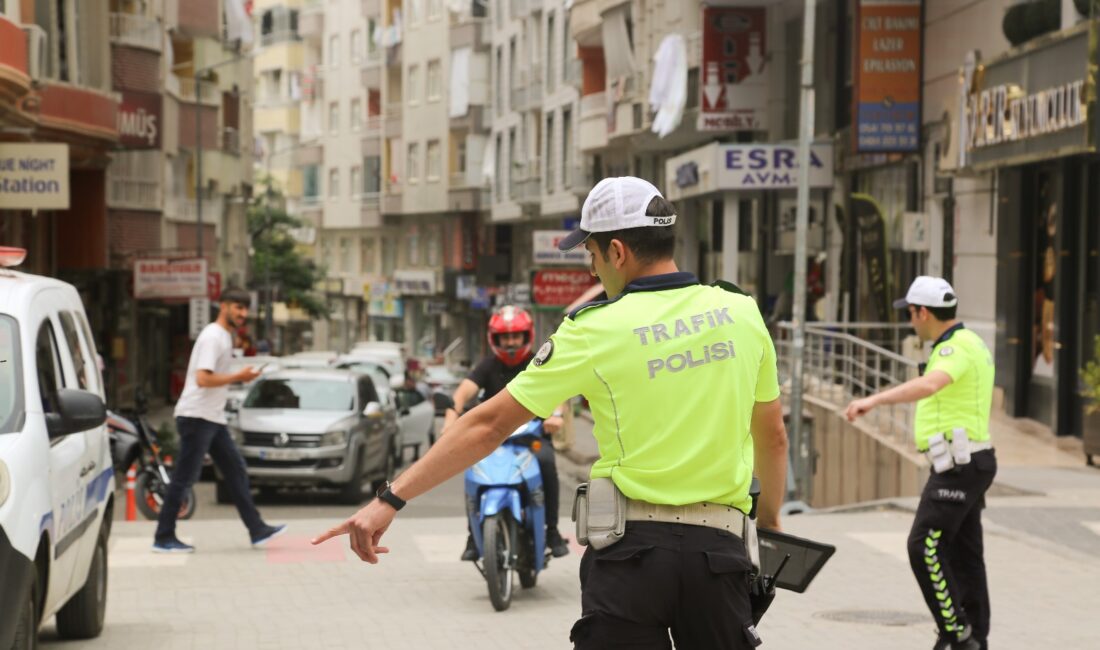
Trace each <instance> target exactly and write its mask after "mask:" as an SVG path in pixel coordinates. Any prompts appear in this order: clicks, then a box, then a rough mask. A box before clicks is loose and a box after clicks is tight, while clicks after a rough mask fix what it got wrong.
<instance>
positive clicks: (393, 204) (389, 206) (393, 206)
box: [382, 183, 403, 214]
mask: <svg viewBox="0 0 1100 650" xmlns="http://www.w3.org/2000/svg"><path fill="white" fill-rule="evenodd" d="M402 211H403V208H402V198H401V186H400V185H398V184H397V183H388V184H387V185H386V193H385V194H383V195H382V214H401V212H402Z"/></svg>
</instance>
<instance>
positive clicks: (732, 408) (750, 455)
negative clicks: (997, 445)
mask: <svg viewBox="0 0 1100 650" xmlns="http://www.w3.org/2000/svg"><path fill="white" fill-rule="evenodd" d="M675 221H676V215H675V212H674V210H673V207H672V205H671V204H670V203H669V202H668V201H666V200H665V199H664V197H662V196H661V193H660V192H659V191H658V190H657V189H656V188H655V187H653V185H651V184H649V183H648V182H646V181H644V180H642V179H639V178H633V177H622V178H609V179H604V180H603V181H601V182H600V183H599V184H597V185H596V187H595V188H593V190H592V191H591V193H589V195H588V197H587V198H586V199H585V202H584V206H583V207H582V210H581V224H580V226H581V227H580V229H579V230H577V231H576V232H574V233H572V234H571V235H570V236H569V237H567V238H566V239H565V240H563V242H562V244H561V245H560V246H561V247H562V248H563V249H568V248H572V247H575V246H578V245H580V244H582V243H584V245H585V246H586V248H587V250H588V251H589V253H590V254H591V260H592V270H593V273H594V274H595V275H597V276H598V277H599V278H600V280H601V281H602V282H603V285H604V288H605V289H606V291H607V295H608V296H609V299H608V300H606V301H602V302H598V303H590V304H589V305H586V306H584V307H582V308H580V309H579V310H577V311H575V312H574V313H572V314H570V316H569V317H568V318H567V319H566V320H565V322H563V323H562V325H561V326H560V327H559V328H558V330H557V331H556V332H555V333H554V335H553V336H551V338H550V340H549V341H547V342H546V343H545V344H544V345H543V346H542V347H541V348H540V349H539V351H538V353H537V354H536V355H535V358H534V360H533V361H532V364H531V366H530V367H529V368H528V369H527V370H526V371H524V372H523V373H521V374H520V375H519V376H518V377H516V378H515V379H514V380H512V382H511V383H509V384H508V386H507V388H506V389H505V390H502V391H500V392H499V393H498V394H497V395H495V396H494V397H493V398H492V399H490V400H488V401H487V402H485V403H483V404H481V405H480V406H478V407H476V408H474V409H471V410H470V411H468V412H467V413H466V414H464V415H463V416H462V417H461V418H459V419H458V420H457V421H456V422H455V423H454V424H453V425H451V426H450V427H449V428H448V431H447V433H446V435H444V436H443V437H442V438H441V439H440V441H439V442H437V443H436V444H435V445H434V446H433V447H432V448H431V451H429V453H428V454H427V455H426V456H425V457H424V458H423V459H422V460H421V461H420V462H418V463H416V464H415V465H413V466H412V467H411V468H409V470H408V471H406V472H405V473H403V474H402V475H401V476H400V477H398V478H397V479H396V480H395V481H394V483H393V484H392V485H390V486H388V488H387V489H386V490H385V491H384V492H382V494H381V495H380V498H379V499H376V500H374V501H372V502H371V503H369V504H367V506H366V507H364V508H362V509H361V510H359V512H357V513H356V514H354V515H353V516H351V517H350V518H348V519H347V520H346V521H344V522H343V523H341V524H338V525H337V526H334V527H333V528H331V529H330V530H328V531H327V532H325V533H324V534H322V535H320V536H319V537H317V538H316V539H315V540H314V543H315V544H319V543H321V542H323V541H325V540H327V539H330V538H332V537H335V536H338V535H344V534H347V535H348V536H349V538H350V545H351V548H352V550H353V551H354V552H355V553H356V554H357V555H358V556H359V557H360V558H361V559H363V560H364V561H367V562H370V563H376V562H378V554H379V553H385V552H388V549H387V548H385V547H384V546H381V545H380V542H381V538H382V536H383V534H384V533H385V532H386V530H387V529H388V528H389V526H390V524H391V523H392V521H393V518H394V515H395V514H396V512H397V510H399V509H400V508H401V507H403V506H404V504H405V501H406V500H408V499H412V498H415V497H417V496H419V495H421V494H423V493H424V492H426V491H428V490H430V489H431V488H433V487H435V486H436V485H439V484H440V483H441V482H443V481H444V480H446V479H447V478H449V477H451V476H453V475H455V474H457V473H458V472H460V471H462V470H463V469H464V468H465V467H467V466H469V465H471V464H473V463H474V462H476V461H477V460H479V459H480V458H482V457H484V456H485V455H487V454H488V453H489V452H491V451H492V450H493V449H495V448H496V447H497V446H498V445H500V443H501V442H503V440H504V439H505V438H506V437H507V436H508V435H509V434H510V433H511V432H512V431H513V430H514V429H515V428H516V427H518V426H520V425H521V424H523V423H524V422H525V421H527V420H529V419H530V418H531V417H532V414H533V415H536V416H539V417H547V416H549V415H550V414H551V413H552V412H553V410H554V409H555V408H557V407H558V405H560V404H561V403H562V402H563V401H564V400H565V399H567V398H569V397H571V396H573V395H576V394H581V395H584V396H585V397H586V398H587V399H588V401H589V404H590V405H591V408H592V414H593V417H594V420H595V423H596V426H595V432H594V433H595V436H596V440H597V442H598V444H599V450H600V457H599V459H598V460H597V461H596V463H595V464H594V465H593V467H592V472H591V477H592V479H593V481H592V484H596V483H597V482H599V481H601V479H610V482H613V484H614V486H615V488H617V490H619V491H621V494H622V495H625V500H624V504H625V508H624V509H625V519H626V520H627V521H626V523H625V534H623V535H622V536H621V538H619V539H618V541H617V542H615V543H613V544H601V548H600V549H599V550H597V549H596V548H595V546H594V545H593V546H590V547H589V548H588V549H587V551H586V552H585V555H584V558H583V559H582V562H581V618H580V620H578V621H577V622H576V624H575V625H574V626H573V629H572V633H571V640H572V641H573V642H574V644H575V647H576V648H579V649H582V650H584V649H601V650H602V649H604V648H609V647H629V648H640V649H648V648H653V649H658V648H660V649H666V648H669V647H670V645H671V644H670V638H669V637H670V634H671V638H672V640H673V641H675V643H676V647H677V648H680V649H688V650H690V649H700V650H701V649H710V648H751V647H754V646H755V645H758V644H759V643H760V639H759V637H757V635H756V630H755V628H754V627H753V621H752V612H751V608H750V602H749V580H748V575H749V573H750V570H751V563H750V560H749V557H748V553H747V552H746V545H745V543H744V542H743V540H742V534H743V530H744V527H745V518H746V516H747V514H748V513H749V512H750V509H751V505H752V499H751V497H750V495H749V489H750V484H751V482H752V477H753V475H754V473H755V474H756V475H757V476H758V477H759V479H760V481H761V486H762V490H761V496H760V500H759V504H758V521H759V525H760V526H762V527H767V528H778V527H779V507H780V504H781V502H782V499H783V494H784V481H785V473H786V464H787V456H786V450H787V436H786V430H785V428H784V425H783V415H782V407H781V405H780V401H779V384H778V379H777V373H776V360H775V348H774V346H773V344H772V340H771V338H770V336H769V335H768V331H767V329H766V328H765V325H764V321H763V319H762V318H761V315H760V311H759V309H758V308H757V305H756V303H755V302H754V301H753V300H752V299H751V298H749V297H748V296H745V295H743V294H741V293H740V292H739V291H737V290H736V288H735V287H733V286H732V285H726V284H720V285H719V286H706V285H702V284H700V283H699V281H698V279H697V278H696V277H695V276H694V275H693V274H691V273H685V272H680V271H679V270H678V269H677V267H676V264H675V262H674V261H673V252H674V247H675V233H674V231H673V228H672V225H673V224H674V223H675ZM604 483H607V481H603V483H601V484H604ZM589 507H590V508H594V507H595V506H594V505H593V504H591V503H590V504H589ZM591 521H592V520H590V523H591ZM591 532H592V527H591V526H590V527H589V533H590V535H589V540H590V541H591V540H592V539H593V536H592V535H591ZM616 532H622V531H616ZM593 544H595V542H593Z"/></svg>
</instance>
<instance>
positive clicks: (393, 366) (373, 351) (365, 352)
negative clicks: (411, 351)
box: [341, 341, 405, 375]
mask: <svg viewBox="0 0 1100 650" xmlns="http://www.w3.org/2000/svg"><path fill="white" fill-rule="evenodd" d="M341 359H361V360H364V361H373V362H374V363H378V364H381V365H383V366H385V367H386V369H387V370H389V372H390V375H398V374H402V373H404V372H405V353H404V350H403V346H402V345H401V344H400V343H394V342H392V341H360V342H359V343H356V344H355V346H354V347H353V348H352V349H351V351H350V352H348V353H347V354H345V355H343V356H342V357H341Z"/></svg>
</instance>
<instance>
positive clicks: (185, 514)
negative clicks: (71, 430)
mask: <svg viewBox="0 0 1100 650" xmlns="http://www.w3.org/2000/svg"><path fill="white" fill-rule="evenodd" d="M147 410H148V404H147V402H146V399H145V397H144V395H143V394H142V393H141V392H140V391H139V392H138V395H137V396H136V397H135V407H134V409H133V410H132V411H128V412H126V416H123V415H120V414H118V413H114V412H111V411H108V412H107V432H108V435H109V438H110V441H111V458H112V461H113V462H114V466H115V471H117V472H119V473H124V472H127V471H128V470H129V469H130V468H131V467H135V469H136V471H137V479H136V484H135V487H134V491H135V495H134V496H135V500H136V501H137V508H138V510H140V511H141V514H142V515H144V516H145V518H146V519H156V518H157V517H158V516H159V514H160V506H161V504H162V503H164V495H165V494H166V493H167V492H168V485H169V484H170V483H171V482H172V480H171V477H170V472H169V471H168V468H167V466H166V465H165V460H164V458H163V456H162V455H161V446H160V442H159V441H158V440H157V432H156V430H155V429H154V428H153V427H152V426H151V425H150V424H149V421H148V420H147V419H146V418H145V413H146V411H147ZM195 505H196V500H195V491H194V490H193V489H188V490H187V493H186V494H184V495H183V503H182V505H181V506H180V515H179V518H180V519H190V518H191V517H192V515H194V514H195Z"/></svg>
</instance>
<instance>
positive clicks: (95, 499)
mask: <svg viewBox="0 0 1100 650" xmlns="http://www.w3.org/2000/svg"><path fill="white" fill-rule="evenodd" d="M24 255H25V252H24V251H22V250H20V249H12V248H0V649H4V650H7V648H20V649H22V648H34V647H36V646H37V636H38V626H39V624H40V623H41V622H42V621H44V620H46V619H48V618H49V617H50V616H53V615H55V614H56V616H57V629H58V633H59V634H60V635H61V636H63V637H66V638H90V637H94V636H98V635H99V633H100V631H101V630H102V629H103V618H104V613H105V611H106V605H107V539H108V536H109V534H110V530H111V512H112V509H113V507H114V485H115V484H114V472H113V470H112V467H111V455H110V453H111V452H110V444H109V442H108V438H107V432H106V429H105V428H104V426H103V422H104V420H105V418H106V410H105V407H104V404H103V384H102V379H101V377H100V373H99V367H98V364H97V356H96V350H95V344H94V342H93V340H92V336H91V330H90V329H89V327H88V321H87V318H86V317H85V314H84V307H83V305H82V304H81V301H80V296H79V295H78V294H77V292H76V290H75V289H74V288H73V287H72V286H71V285H68V284H65V283H64V282H60V281H58V280H53V279H50V278H44V277H40V276H35V275H28V274H24V273H16V272H13V271H7V270H5V268H4V267H8V266H15V265H17V264H20V263H21V262H22V259H23V257H24Z"/></svg>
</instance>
